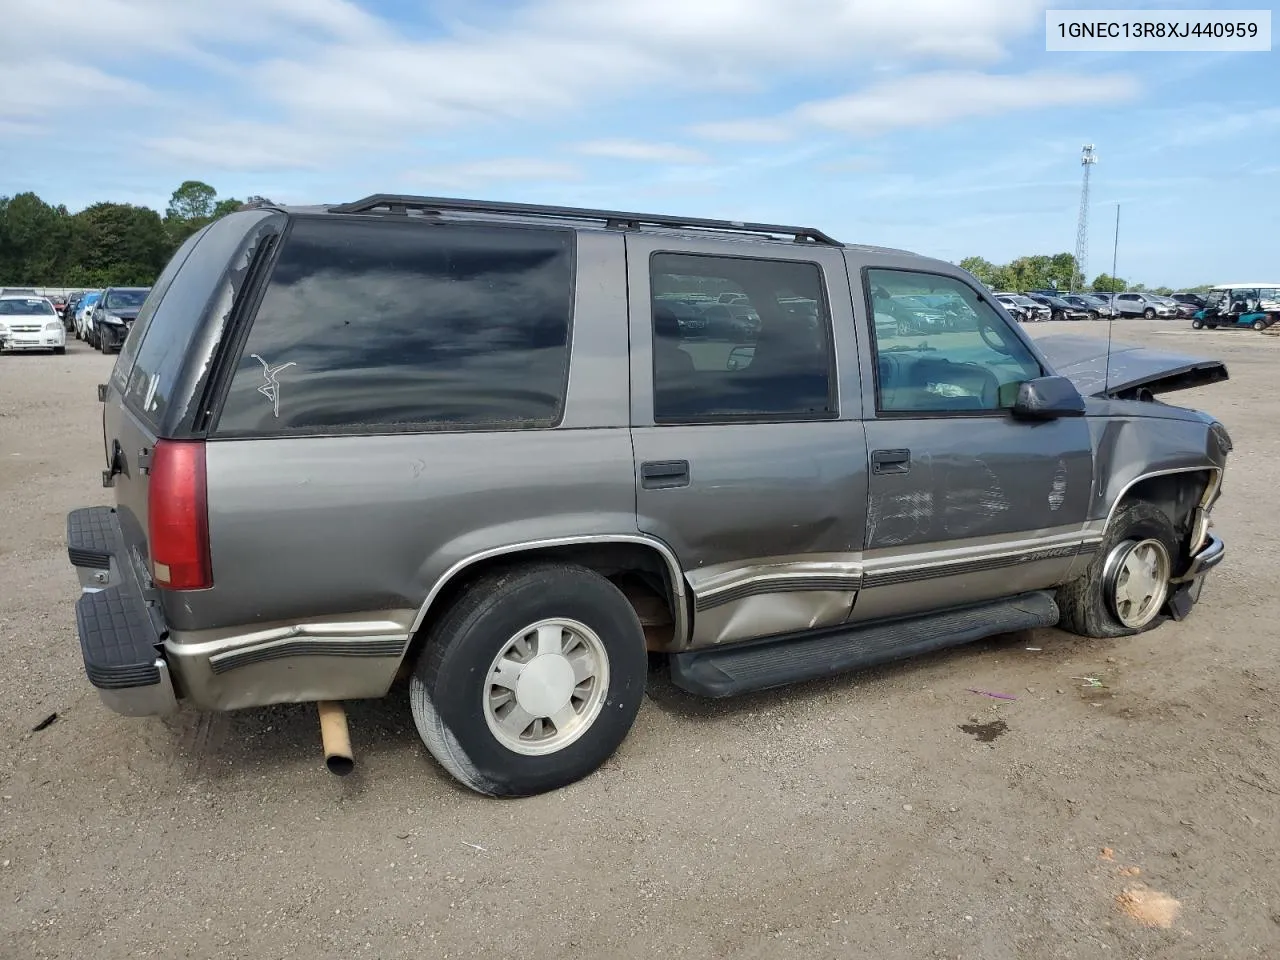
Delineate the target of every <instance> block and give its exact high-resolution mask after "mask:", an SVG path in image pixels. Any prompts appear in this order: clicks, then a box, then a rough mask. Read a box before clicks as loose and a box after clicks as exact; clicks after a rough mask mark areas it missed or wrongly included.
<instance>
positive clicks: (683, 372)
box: [650, 253, 836, 423]
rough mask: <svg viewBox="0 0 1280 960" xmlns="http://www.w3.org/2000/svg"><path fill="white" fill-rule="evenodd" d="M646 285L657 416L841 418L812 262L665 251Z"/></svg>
mask: <svg viewBox="0 0 1280 960" xmlns="http://www.w3.org/2000/svg"><path fill="white" fill-rule="evenodd" d="M650 289H651V293H652V296H653V301H652V310H653V407H654V420H655V421H656V422H658V423H698V422H708V421H718V420H735V419H737V420H760V419H779V420H796V419H802V420H803V419H818V418H825V417H833V416H835V413H836V405H835V399H834V397H833V396H832V387H831V385H832V379H833V378H832V367H833V363H832V353H831V349H830V343H831V338H830V326H831V323H830V314H829V312H828V310H827V305H826V300H825V298H824V296H823V288H822V273H821V270H820V269H819V268H818V266H817V265H816V264H812V263H801V262H797V261H783V260H754V259H746V258H731V257H703V256H693V255H688V254H672V253H660V254H654V256H653V257H652V259H651V260H650ZM732 295H736V296H732ZM673 301H684V302H687V303H692V304H694V306H695V308H696V309H698V310H699V311H700V313H701V316H700V318H699V319H698V321H697V322H694V323H690V322H688V321H686V320H683V319H682V318H681V316H680V314H679V313H678V312H677V311H676V310H675V309H674V308H673V307H672V306H671V303H672V302H673Z"/></svg>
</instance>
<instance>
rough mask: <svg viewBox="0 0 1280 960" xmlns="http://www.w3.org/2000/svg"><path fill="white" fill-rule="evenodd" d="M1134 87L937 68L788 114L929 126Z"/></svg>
mask: <svg viewBox="0 0 1280 960" xmlns="http://www.w3.org/2000/svg"><path fill="white" fill-rule="evenodd" d="M1137 93H1138V85H1137V82H1136V81H1135V80H1134V79H1133V78H1131V77H1127V76H1121V75H1101V76H1099V75H1085V76H1075V75H1072V74H1065V73H1053V72H1038V73H1024V74H984V73H977V72H972V71H939V72H936V73H922V74H917V75H915V76H911V77H906V78H903V79H900V80H893V81H890V82H888V83H882V84H877V85H875V86H872V87H869V88H868V89H866V90H863V91H860V92H858V93H852V94H848V95H846V96H843V97H834V98H832V99H830V100H819V101H814V102H812V103H807V104H804V105H802V106H801V107H799V108H798V109H796V111H795V112H794V114H793V116H794V117H795V119H796V120H798V121H801V122H805V123H811V124H816V125H818V126H822V127H827V128H829V129H834V130H841V131H843V132H846V133H855V134H862V135H873V134H879V133H885V132H887V131H889V130H893V129H896V128H901V127H928V126H934V125H936V124H941V123H950V122H953V121H955V120H960V119H964V118H967V117H986V116H996V115H1000V114H1004V113H1009V112H1012V111H1015V110H1028V109H1034V108H1044V107H1057V106H1068V105H1076V104H1089V103H1119V102H1123V101H1125V100H1128V99H1130V98H1132V97H1134V96H1136V95H1137Z"/></svg>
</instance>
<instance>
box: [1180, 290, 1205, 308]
mask: <svg viewBox="0 0 1280 960" xmlns="http://www.w3.org/2000/svg"><path fill="white" fill-rule="evenodd" d="M1173 299H1174V300H1177V301H1178V302H1179V303H1181V304H1184V305H1187V306H1192V307H1195V308H1196V309H1197V310H1203V309H1204V308H1205V307H1207V306H1208V305H1209V301H1208V300H1207V299H1206V298H1205V295H1204V294H1203V293H1175V294H1174V295H1173Z"/></svg>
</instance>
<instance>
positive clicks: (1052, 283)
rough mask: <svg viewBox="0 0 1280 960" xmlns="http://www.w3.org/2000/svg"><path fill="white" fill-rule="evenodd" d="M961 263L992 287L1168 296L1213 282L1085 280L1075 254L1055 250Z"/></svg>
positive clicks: (1107, 277)
mask: <svg viewBox="0 0 1280 960" xmlns="http://www.w3.org/2000/svg"><path fill="white" fill-rule="evenodd" d="M960 266H961V267H963V268H964V269H965V270H968V271H969V272H970V273H972V274H973V275H974V276H975V277H977V278H978V279H979V280H981V281H982V282H983V283H984V284H986V286H988V287H989V288H990V289H992V290H1009V291H1022V290H1062V291H1063V292H1066V291H1068V290H1074V291H1085V292H1089V291H1091V292H1093V293H1124V292H1125V291H1132V292H1134V293H1144V292H1145V293H1154V294H1159V295H1161V296H1168V295H1169V294H1171V293H1175V292H1179V293H1180V292H1188V293H1204V292H1205V291H1207V290H1208V289H1209V288H1210V287H1211V286H1212V284H1208V283H1202V284H1200V285H1198V286H1194V287H1185V288H1182V290H1179V291H1175V290H1174V289H1173V288H1172V287H1150V288H1148V287H1147V286H1146V285H1145V284H1141V283H1129V282H1128V281H1126V280H1125V279H1124V278H1122V277H1113V276H1111V275H1110V274H1107V273H1100V274H1098V275H1097V276H1096V277H1094V278H1093V282H1092V283H1085V282H1084V281H1085V278H1084V276H1083V275H1082V274H1081V272H1080V266H1079V264H1077V263H1076V258H1075V255H1074V254H1070V253H1055V254H1053V255H1051V256H1046V255H1044V254H1037V255H1035V256H1030V257H1018V258H1017V259H1015V260H1011V261H1009V262H1008V263H1003V264H997V263H992V262H991V261H990V260H984V259H983V258H982V257H965V258H964V259H963V260H961V261H960Z"/></svg>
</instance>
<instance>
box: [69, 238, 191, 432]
mask: <svg viewBox="0 0 1280 960" xmlns="http://www.w3.org/2000/svg"><path fill="white" fill-rule="evenodd" d="M207 230H208V228H207V227H206V228H205V229H204V230H199V231H197V232H196V233H193V234H192V235H191V236H189V237H188V238H187V239H186V240H185V241H184V242H183V244H182V246H180V247H179V248H178V250H177V252H176V253H174V255H173V256H172V257H170V258H169V262H168V263H167V264H166V265H165V268H164V269H163V270H162V271H160V276H159V278H158V279H157V280H156V282H155V285H154V286H153V287H152V288H151V291H150V293H148V294H147V297H146V300H145V301H144V302H143V304H142V309H141V310H139V311H138V318H137V319H136V320H134V321H133V329H131V330H130V331H129V336H127V337H125V341H124V345H123V346H122V347H121V348H120V356H118V357H117V358H116V365H115V367H114V369H113V370H112V373H111V378H112V380H114V381H115V383H116V386H117V387H118V388H119V389H120V390H121V392H123V393H124V394H125V398H126V400H127V401H129V403H130V404H131V405H132V406H133V407H134V408H135V409H137V410H139V411H142V412H144V415H145V416H146V417H147V419H148V420H151V421H152V422H153V423H154V422H156V418H155V414H156V413H157V412H158V411H157V410H156V409H154V406H155V391H154V390H153V389H151V388H152V385H153V383H154V382H155V381H156V378H157V377H158V375H159V371H160V367H161V365H162V364H163V362H164V360H165V359H166V358H167V357H168V355H169V354H170V352H171V350H172V347H173V345H174V342H175V340H176V341H180V342H181V344H182V346H183V347H185V346H186V341H187V340H188V339H190V336H191V328H190V327H188V328H186V329H185V330H183V329H179V330H177V331H176V333H177V334H178V335H177V336H176V337H175V336H170V335H162V334H160V333H159V332H157V336H155V337H151V338H148V337H147V333H148V332H149V331H150V329H151V321H152V320H153V319H154V318H155V315H156V308H157V307H159V306H160V301H161V300H163V299H164V297H165V294H166V293H168V292H169V288H170V287H171V286H173V281H174V280H175V279H176V278H177V276H178V272H179V271H180V270H181V269H182V265H183V264H184V263H186V262H187V257H189V256H190V255H191V251H192V250H194V249H195V246H196V244H197V243H199V242H200V238H201V237H203V236H204V234H205V232H206V231H207ZM99 298H100V294H90V295H89V296H87V297H85V300H84V302H85V304H90V303H95V302H97V300H98V299H99ZM198 320H199V317H198V316H195V317H191V318H190V321H191V324H192V326H194V324H195V323H196V322H197V321H198ZM148 341H149V342H148ZM144 342H145V343H146V346H145V348H144V347H143V344H144ZM148 393H150V396H148Z"/></svg>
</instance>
